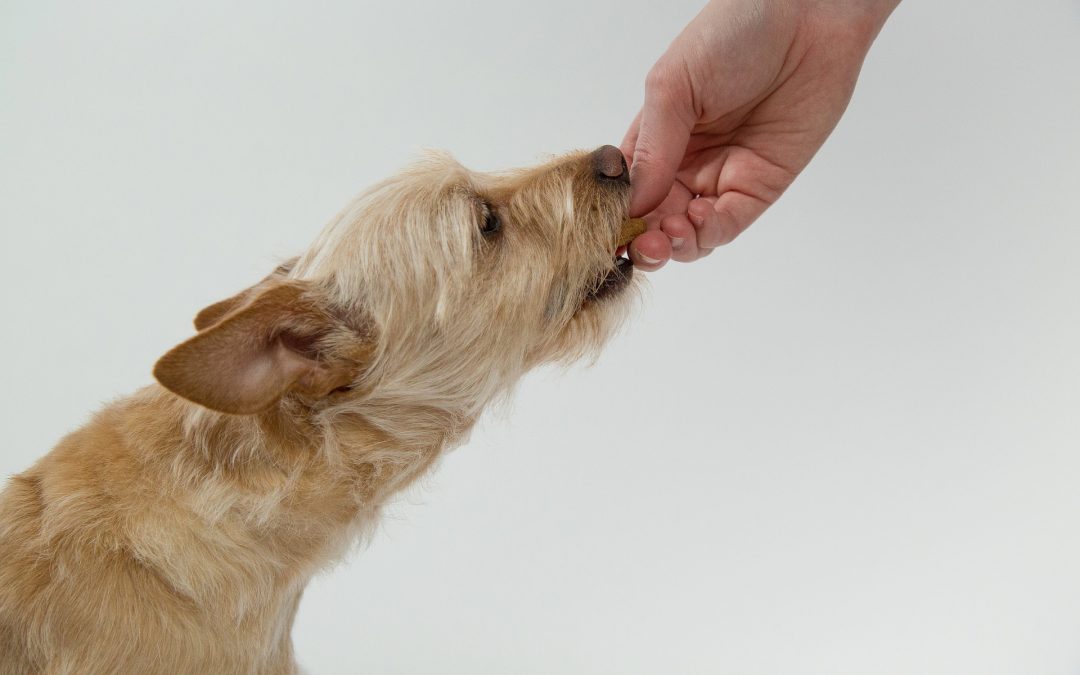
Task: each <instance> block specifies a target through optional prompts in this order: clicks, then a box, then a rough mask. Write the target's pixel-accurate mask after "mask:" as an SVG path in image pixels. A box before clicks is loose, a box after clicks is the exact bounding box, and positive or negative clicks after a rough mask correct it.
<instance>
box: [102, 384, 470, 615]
mask: <svg viewBox="0 0 1080 675" xmlns="http://www.w3.org/2000/svg"><path fill="white" fill-rule="evenodd" d="M296 405H297V404H295V403H293V404H290V403H289V402H284V403H283V404H282V405H281V406H280V407H278V408H275V409H274V410H273V411H271V412H268V413H264V414H261V415H256V416H231V415H222V414H218V413H213V412H210V411H208V410H206V409H204V408H200V407H198V406H195V405H193V404H190V403H188V402H186V401H183V400H182V399H179V398H177V397H175V396H173V395H172V394H170V393H168V392H166V391H164V390H162V389H160V388H157V387H151V388H148V389H147V390H144V391H143V392H141V393H140V394H138V395H136V396H135V397H134V398H132V399H129V401H128V402H125V403H122V404H121V410H118V411H117V412H121V414H120V415H119V416H117V417H116V418H115V421H116V422H117V424H118V425H119V426H120V427H121V428H122V429H121V433H122V434H123V436H124V437H125V438H126V439H127V440H128V443H126V444H125V445H127V446H128V447H129V448H130V451H131V452H132V454H133V456H134V457H135V459H136V464H137V465H139V466H140V471H141V472H142V474H143V477H144V481H143V482H144V485H145V486H147V487H150V488H152V489H154V490H156V491H158V494H157V495H155V496H154V497H155V499H171V500H173V501H174V502H176V508H175V509H167V510H164V509H162V510H158V509H155V508H154V500H147V499H145V498H141V499H140V498H138V497H133V499H134V501H135V502H136V504H135V506H137V507H138V508H141V509H142V511H141V513H140V514H139V517H138V518H136V519H135V522H137V523H138V525H137V534H133V535H132V537H131V539H132V541H131V542H129V543H125V545H127V546H131V547H132V548H133V549H134V552H135V554H136V555H137V556H138V557H139V558H140V559H141V560H145V561H146V562H147V564H148V565H150V566H151V567H153V568H155V570H156V571H157V572H158V574H159V575H160V577H161V578H162V579H163V580H164V581H165V582H166V583H168V584H169V585H170V586H172V587H173V588H174V589H175V590H176V592H178V593H179V594H181V595H183V596H185V597H188V598H190V599H191V600H192V601H194V602H195V603H197V604H199V603H203V602H214V603H217V604H218V605H219V606H220V605H221V604H222V603H223V602H230V603H233V606H234V611H235V613H236V614H237V615H238V616H237V618H238V619H239V618H242V617H243V616H245V615H251V614H252V613H258V612H264V613H265V612H266V610H268V609H271V608H269V607H266V606H265V605H266V603H270V604H271V605H274V607H276V608H277V611H278V612H280V611H287V610H284V609H282V607H286V606H288V605H289V603H292V605H293V606H294V605H295V602H296V598H297V597H298V596H299V592H300V591H301V590H302V588H303V586H304V585H306V583H307V582H308V580H309V579H310V578H311V576H312V575H313V574H314V573H315V572H317V571H318V570H319V569H320V568H322V567H324V566H326V565H328V564H329V563H331V562H333V561H335V560H336V559H338V558H339V557H340V556H341V555H342V554H343V553H344V552H345V550H346V549H347V548H348V546H349V545H350V544H351V543H352V542H355V541H356V540H357V538H358V537H359V536H361V535H362V534H364V532H365V531H366V530H370V528H371V527H372V526H373V525H374V524H375V522H376V519H377V517H378V512H379V509H380V507H381V506H382V505H383V504H384V503H385V502H386V501H387V500H388V499H389V498H390V497H391V496H392V495H393V494H394V493H396V492H398V491H400V490H401V489H403V488H405V487H406V486H408V485H409V484H410V483H411V482H412V481H413V480H415V479H416V478H417V477H419V476H420V475H422V474H423V473H424V472H425V471H426V470H427V469H428V468H429V467H430V466H431V465H432V463H433V462H434V461H435V460H436V459H437V458H438V456H439V455H440V454H441V452H442V451H443V450H444V449H446V448H447V447H449V446H451V445H453V444H456V443H458V442H460V441H461V439H462V438H463V437H464V434H465V433H466V432H467V430H468V428H469V427H470V426H471V424H472V420H469V419H464V418H462V417H460V416H457V415H454V414H452V413H448V412H446V411H439V410H435V409H431V408H428V407H426V406H417V407H415V408H414V409H407V407H404V408H403V407H402V406H397V407H395V408H394V409H393V410H378V409H370V410H367V411H356V412H349V413H342V412H335V411H332V410H329V411H326V412H325V413H324V414H318V413H316V414H311V413H310V411H308V412H305V411H302V410H300V409H298V408H297V407H296ZM114 410H115V408H114ZM364 412H366V413H367V414H364ZM391 430H396V431H398V433H391ZM402 430H403V431H405V432H406V433H400V432H401V431H402ZM125 508H132V505H125ZM159 512H160V513H168V514H169V520H164V519H163V518H161V517H159V516H158V515H157V513H159ZM177 513H179V514H183V517H182V518H180V519H179V520H178V519H177V517H176V514H177ZM237 589H245V591H244V596H243V597H241V596H240V595H239V591H238V590H237ZM253 603H261V605H262V606H261V607H257V606H255V604H253ZM281 603H285V604H284V605H282V604H281Z"/></svg>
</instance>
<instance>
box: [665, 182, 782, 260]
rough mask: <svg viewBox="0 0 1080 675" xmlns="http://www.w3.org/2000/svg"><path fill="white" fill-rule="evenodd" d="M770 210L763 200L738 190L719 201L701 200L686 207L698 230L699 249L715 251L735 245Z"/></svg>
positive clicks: (718, 199)
mask: <svg viewBox="0 0 1080 675" xmlns="http://www.w3.org/2000/svg"><path fill="white" fill-rule="evenodd" d="M768 207H769V203H768V202H766V201H765V200H763V199H758V198H757V197H752V196H750V195H748V194H746V193H743V192H736V191H734V190H731V191H728V192H725V193H724V194H722V195H720V196H719V197H699V198H698V199H695V200H693V201H691V202H690V204H689V205H688V206H687V207H686V215H687V218H688V220H689V221H690V223H691V224H692V225H693V226H694V231H695V232H696V235H697V239H696V242H695V243H696V245H697V247H698V249H714V248H716V247H717V246H723V245H724V244H728V243H731V241H732V240H734V239H735V237H737V236H739V235H740V234H742V232H743V230H745V229H746V228H748V227H750V224H751V223H753V222H754V221H755V220H757V219H758V217H759V216H760V215H761V214H762V213H764V212H765V209H767V208H768Z"/></svg>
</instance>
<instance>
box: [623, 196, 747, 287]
mask: <svg viewBox="0 0 1080 675" xmlns="http://www.w3.org/2000/svg"><path fill="white" fill-rule="evenodd" d="M766 208H768V203H767V202H765V201H764V200H761V199H757V198H756V197H751V196H750V195H747V194H744V193H742V192H734V191H732V192H725V193H724V194H722V195H721V196H720V197H698V198H697V199H693V200H691V201H690V203H689V204H688V205H687V208H686V213H669V214H668V215H666V216H663V217H662V218H661V219H660V222H659V228H658V229H650V230H649V231H648V232H646V233H644V234H642V235H641V236H640V237H638V238H637V239H635V240H634V242H633V243H632V244H631V245H630V259H631V260H633V261H634V264H635V265H636V266H637V267H640V268H641V269H643V270H645V271H646V272H652V271H655V270H658V269H660V268H661V267H663V266H664V264H665V263H666V262H667V261H668V259H671V260H675V261H677V262H693V261H695V260H699V259H701V258H704V257H705V256H707V255H709V254H710V253H712V252H713V249H715V248H717V247H718V246H723V245H724V244H727V243H730V242H731V241H732V240H734V239H735V237H737V236H739V234H741V233H742V231H743V230H745V229H746V228H747V227H749V226H750V224H751V223H753V222H754V221H755V220H757V218H758V216H760V215H761V214H762V213H763V212H764V211H765V209H766Z"/></svg>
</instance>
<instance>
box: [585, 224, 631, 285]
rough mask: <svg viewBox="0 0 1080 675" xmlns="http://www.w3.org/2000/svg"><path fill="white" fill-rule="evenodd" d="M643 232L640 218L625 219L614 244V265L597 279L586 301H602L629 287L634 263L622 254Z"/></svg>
mask: <svg viewBox="0 0 1080 675" xmlns="http://www.w3.org/2000/svg"><path fill="white" fill-rule="evenodd" d="M644 231H645V221H643V220H641V219H640V218H627V219H626V221H624V222H623V226H622V230H621V231H620V232H619V238H618V241H616V242H615V251H616V253H615V264H614V266H613V267H611V268H610V269H609V270H608V271H607V273H605V274H604V275H603V276H602V277H601V278H600V279H599V281H598V282H597V283H596V286H595V287H594V288H593V289H592V290H591V291H590V292H589V294H588V296H587V297H586V300H603V299H604V298H608V297H611V296H613V295H616V294H617V293H619V292H620V291H623V290H625V289H626V287H627V286H629V285H630V280H631V279H632V278H633V277H634V263H632V262H630V259H629V258H628V257H626V256H625V255H623V252H624V251H625V249H626V247H627V246H628V245H629V244H630V242H631V241H633V240H634V238H635V237H637V236H638V235H639V234H641V233H642V232H644Z"/></svg>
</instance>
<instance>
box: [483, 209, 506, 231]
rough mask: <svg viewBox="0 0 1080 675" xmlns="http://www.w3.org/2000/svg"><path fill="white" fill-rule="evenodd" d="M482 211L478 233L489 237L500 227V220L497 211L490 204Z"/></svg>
mask: <svg viewBox="0 0 1080 675" xmlns="http://www.w3.org/2000/svg"><path fill="white" fill-rule="evenodd" d="M484 211H485V213H484V222H483V223H481V225H480V234H482V235H484V236H485V237H490V236H491V235H493V234H495V233H496V232H498V231H499V230H501V229H502V220H500V219H499V213H498V212H497V211H496V210H495V209H493V208H491V207H490V206H488V207H487V208H486V209H484Z"/></svg>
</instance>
